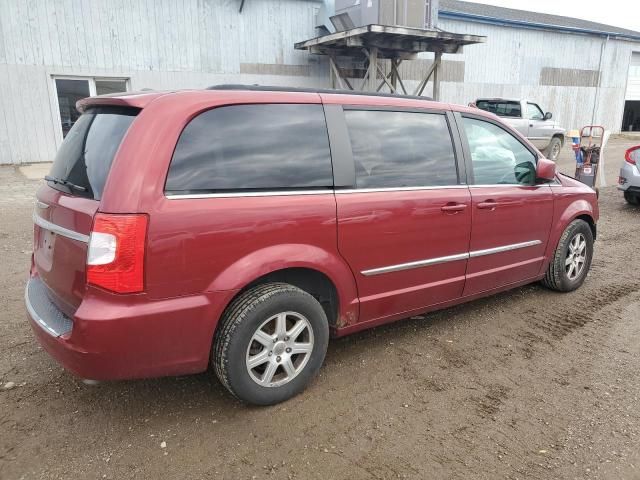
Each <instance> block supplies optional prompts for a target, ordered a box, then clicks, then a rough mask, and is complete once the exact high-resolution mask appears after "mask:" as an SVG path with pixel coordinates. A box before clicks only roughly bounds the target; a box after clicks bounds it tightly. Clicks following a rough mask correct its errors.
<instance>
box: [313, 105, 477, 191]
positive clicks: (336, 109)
mask: <svg viewBox="0 0 640 480" xmlns="http://www.w3.org/2000/svg"><path fill="white" fill-rule="evenodd" d="M327 107H330V108H327ZM348 110H351V111H353V110H356V111H380V112H406V113H422V114H437V115H442V116H444V117H445V122H446V125H447V129H448V131H449V137H450V139H451V146H452V150H453V157H454V166H455V168H456V176H457V179H458V181H457V183H456V184H453V185H432V186H426V185H425V186H413V187H374V188H358V187H357V184H356V173H355V162H354V160H353V150H352V148H351V138H350V137H349V129H348V127H347V121H346V118H345V115H344V112H345V111H348ZM325 116H326V118H327V127H328V128H329V144H330V147H331V156H332V159H333V165H334V169H333V172H334V188H335V191H336V193H369V192H389V191H411V190H434V189H446V188H460V187H465V188H466V185H467V178H466V169H465V164H464V160H463V146H462V143H461V141H460V137H459V134H458V132H457V127H456V123H455V120H454V118H453V112H451V111H450V110H443V109H438V108H416V107H399V106H388V105H375V106H371V105H357V104H342V105H340V104H332V105H325Z"/></svg>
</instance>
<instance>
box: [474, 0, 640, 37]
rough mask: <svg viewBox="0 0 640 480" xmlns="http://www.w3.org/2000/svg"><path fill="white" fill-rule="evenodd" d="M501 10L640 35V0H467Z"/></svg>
mask: <svg viewBox="0 0 640 480" xmlns="http://www.w3.org/2000/svg"><path fill="white" fill-rule="evenodd" d="M467 1H473V3H484V4H487V5H496V6H499V7H508V8H516V9H518V10H529V11H531V12H541V13H550V14H553V15H563V16H565V17H575V18H582V19H584V20H591V21H592V22H599V23H604V24H606V25H613V26H615V27H621V28H628V29H629V30H635V31H638V32H640V0H606V1H602V0H535V1H531V0H467Z"/></svg>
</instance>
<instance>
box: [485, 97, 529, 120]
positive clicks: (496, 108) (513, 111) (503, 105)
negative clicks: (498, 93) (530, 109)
mask: <svg viewBox="0 0 640 480" xmlns="http://www.w3.org/2000/svg"><path fill="white" fill-rule="evenodd" d="M476 107H478V108H479V109H480V110H485V111H487V112H491V113H494V114H496V115H498V116H499V117H513V118H520V117H522V107H521V105H520V102H509V101H500V100H478V101H477V102H476Z"/></svg>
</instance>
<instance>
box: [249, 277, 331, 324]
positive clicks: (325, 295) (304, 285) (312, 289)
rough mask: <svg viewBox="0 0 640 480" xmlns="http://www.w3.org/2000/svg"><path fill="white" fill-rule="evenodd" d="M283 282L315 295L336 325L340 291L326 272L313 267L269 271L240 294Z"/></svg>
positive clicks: (328, 317) (329, 318)
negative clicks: (263, 285)
mask: <svg viewBox="0 0 640 480" xmlns="http://www.w3.org/2000/svg"><path fill="white" fill-rule="evenodd" d="M271 282H283V283H288V284H290V285H293V286H295V287H298V288H299V289H300V290H304V291H305V292H307V293H308V294H309V295H311V296H312V297H314V298H315V299H316V300H318V302H320V305H322V309H323V310H324V313H325V315H326V316H327V319H328V320H329V325H335V324H336V320H337V318H338V292H337V290H336V287H335V285H334V284H333V282H332V281H331V280H330V279H329V277H327V276H326V275H325V274H324V273H321V272H319V271H317V270H313V269H311V268H285V269H283V270H277V271H275V272H271V273H267V274H266V275H263V276H262V277H260V278H257V279H256V280H254V281H253V282H251V283H250V284H248V285H247V286H245V287H244V288H243V289H242V290H241V291H240V292H238V295H240V294H241V293H243V292H245V291H247V290H249V289H250V288H253V287H255V286H256V285H261V284H263V283H271Z"/></svg>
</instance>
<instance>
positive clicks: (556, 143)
mask: <svg viewBox="0 0 640 480" xmlns="http://www.w3.org/2000/svg"><path fill="white" fill-rule="evenodd" d="M561 150H562V141H561V140H560V139H559V138H558V137H553V138H552V139H551V142H549V146H548V147H547V148H546V149H545V151H544V155H545V157H547V158H548V159H549V160H553V161H554V162H555V161H556V160H557V159H558V157H559V156H560V151H561Z"/></svg>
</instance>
